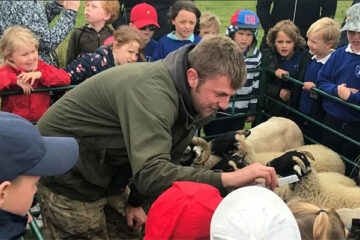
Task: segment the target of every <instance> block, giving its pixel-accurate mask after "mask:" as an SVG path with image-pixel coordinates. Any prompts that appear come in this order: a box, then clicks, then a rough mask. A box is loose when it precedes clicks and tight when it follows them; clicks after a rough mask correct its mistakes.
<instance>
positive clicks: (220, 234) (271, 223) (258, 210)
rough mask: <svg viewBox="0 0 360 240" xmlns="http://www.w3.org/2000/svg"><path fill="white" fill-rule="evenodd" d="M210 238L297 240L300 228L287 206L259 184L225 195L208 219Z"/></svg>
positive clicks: (223, 239) (222, 239)
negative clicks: (209, 222)
mask: <svg viewBox="0 0 360 240" xmlns="http://www.w3.org/2000/svg"><path fill="white" fill-rule="evenodd" d="M210 239H214V240H215V239H216V240H220V239H221V240H225V239H229V240H230V239H239V240H250V239H254V240H255V239H256V240H280V239H289V240H290V239H291V240H300V239H301V237H300V232H299V228H298V226H297V224H296V220H295V218H294V216H293V215H292V213H291V211H290V209H289V208H288V206H287V205H286V204H285V203H284V201H283V200H282V199H281V198H280V197H279V196H278V195H276V194H275V193H274V192H272V191H270V190H269V189H266V188H264V187H259V186H246V187H241V188H238V189H236V190H234V191H232V192H231V193H230V194H228V195H227V196H226V197H225V198H224V200H222V201H221V203H220V204H219V206H218V207H217V208H216V210H215V212H214V215H213V217H212V219H211V226H210Z"/></svg>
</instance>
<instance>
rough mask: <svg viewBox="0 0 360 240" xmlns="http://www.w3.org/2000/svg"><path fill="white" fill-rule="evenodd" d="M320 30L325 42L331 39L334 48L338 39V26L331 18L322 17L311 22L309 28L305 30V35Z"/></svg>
mask: <svg viewBox="0 0 360 240" xmlns="http://www.w3.org/2000/svg"><path fill="white" fill-rule="evenodd" d="M319 31H322V39H323V40H324V41H325V42H329V41H332V42H333V45H332V47H333V48H335V47H336V45H337V44H338V42H339V40H340V35H341V32H340V26H339V24H338V23H337V22H335V21H334V20H333V19H331V18H328V17H323V18H320V19H319V20H317V21H316V22H314V23H313V24H311V26H310V28H309V29H308V30H307V32H306V36H307V37H309V36H310V35H311V34H313V33H316V32H319Z"/></svg>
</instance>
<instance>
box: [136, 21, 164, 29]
mask: <svg viewBox="0 0 360 240" xmlns="http://www.w3.org/2000/svg"><path fill="white" fill-rule="evenodd" d="M134 25H135V26H136V27H137V28H142V27H145V26H147V25H155V26H157V27H158V28H160V26H159V24H158V23H157V22H156V21H152V20H139V21H135V22H134Z"/></svg>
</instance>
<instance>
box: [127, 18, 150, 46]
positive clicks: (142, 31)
mask: <svg viewBox="0 0 360 240" xmlns="http://www.w3.org/2000/svg"><path fill="white" fill-rule="evenodd" d="M129 26H133V27H134V29H135V31H136V32H137V34H139V35H140V37H141V38H142V39H144V42H145V43H148V42H149V41H150V39H151V38H152V37H153V35H154V32H155V31H154V30H150V28H151V27H150V26H145V27H142V28H137V27H136V26H135V25H134V24H133V23H130V24H129Z"/></svg>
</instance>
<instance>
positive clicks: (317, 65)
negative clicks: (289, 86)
mask: <svg viewBox="0 0 360 240" xmlns="http://www.w3.org/2000/svg"><path fill="white" fill-rule="evenodd" d="M330 55H331V53H330V54H329V55H328V56H326V57H325V58H323V59H321V60H320V61H319V60H317V59H316V58H315V57H313V58H312V59H311V61H309V63H308V65H307V67H306V72H305V77H304V82H313V83H315V85H316V84H317V78H318V75H319V71H320V69H321V68H322V67H323V66H324V64H325V63H326V61H327V60H328V59H329V58H330ZM314 101H316V99H314V98H312V97H311V95H310V91H307V90H302V91H301V95H300V103H299V110H300V111H301V112H303V113H305V114H307V115H310V113H311V108H312V106H313V103H314ZM319 105H320V103H319Z"/></svg>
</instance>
